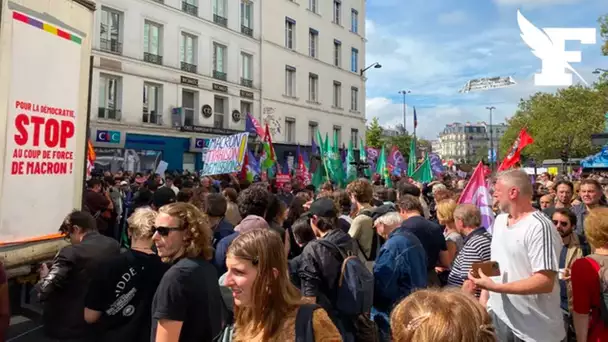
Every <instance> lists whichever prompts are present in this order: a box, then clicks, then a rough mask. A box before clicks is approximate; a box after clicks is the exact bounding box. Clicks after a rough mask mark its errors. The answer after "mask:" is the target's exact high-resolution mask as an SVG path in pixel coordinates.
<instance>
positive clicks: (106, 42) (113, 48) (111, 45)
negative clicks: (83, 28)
mask: <svg viewBox="0 0 608 342" xmlns="http://www.w3.org/2000/svg"><path fill="white" fill-rule="evenodd" d="M99 45H100V48H101V49H102V50H104V51H108V52H112V53H117V54H122V43H120V42H119V41H118V40H116V39H103V38H101V39H100V41H99Z"/></svg>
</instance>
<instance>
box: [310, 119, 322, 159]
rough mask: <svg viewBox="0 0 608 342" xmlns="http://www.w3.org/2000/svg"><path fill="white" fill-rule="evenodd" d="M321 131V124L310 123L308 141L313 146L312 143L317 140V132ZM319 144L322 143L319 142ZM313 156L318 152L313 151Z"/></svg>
mask: <svg viewBox="0 0 608 342" xmlns="http://www.w3.org/2000/svg"><path fill="white" fill-rule="evenodd" d="M318 130H319V124H317V123H316V122H314V121H309V122H308V141H309V142H310V143H311V144H312V142H313V141H314V140H315V139H316V138H317V131H318ZM316 143H317V144H319V143H320V142H319V141H317V142H316ZM312 153H313V154H316V151H312Z"/></svg>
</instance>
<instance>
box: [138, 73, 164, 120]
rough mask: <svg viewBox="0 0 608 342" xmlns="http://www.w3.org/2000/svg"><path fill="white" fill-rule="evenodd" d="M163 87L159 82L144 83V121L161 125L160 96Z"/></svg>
mask: <svg viewBox="0 0 608 342" xmlns="http://www.w3.org/2000/svg"><path fill="white" fill-rule="evenodd" d="M161 89H162V87H161V86H160V85H157V84H151V83H144V103H143V116H142V122H144V123H151V124H157V125H161V124H162V122H161V117H162V114H161V113H160V109H161V106H160V98H161Z"/></svg>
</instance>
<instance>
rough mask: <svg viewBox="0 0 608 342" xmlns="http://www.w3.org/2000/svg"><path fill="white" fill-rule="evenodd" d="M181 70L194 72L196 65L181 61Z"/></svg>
mask: <svg viewBox="0 0 608 342" xmlns="http://www.w3.org/2000/svg"><path fill="white" fill-rule="evenodd" d="M182 70H183V71H186V72H191V73H193V74H196V65H194V64H190V63H186V62H182Z"/></svg>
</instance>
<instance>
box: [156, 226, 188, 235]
mask: <svg viewBox="0 0 608 342" xmlns="http://www.w3.org/2000/svg"><path fill="white" fill-rule="evenodd" d="M172 230H177V231H180V230H184V228H181V227H153V228H152V235H154V233H158V235H160V236H167V235H169V233H171V231H172Z"/></svg>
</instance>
